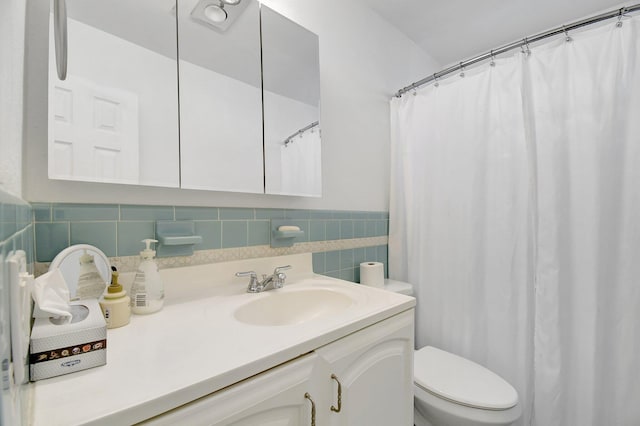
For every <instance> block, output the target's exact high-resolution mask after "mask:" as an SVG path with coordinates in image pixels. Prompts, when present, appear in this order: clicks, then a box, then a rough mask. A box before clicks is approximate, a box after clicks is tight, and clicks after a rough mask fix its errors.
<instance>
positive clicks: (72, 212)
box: [53, 204, 118, 222]
mask: <svg viewBox="0 0 640 426" xmlns="http://www.w3.org/2000/svg"><path fill="white" fill-rule="evenodd" d="M53 220H54V221H57V222H60V221H67V220H68V221H72V222H79V221H96V220H118V206H117V205H115V204H54V205H53Z"/></svg>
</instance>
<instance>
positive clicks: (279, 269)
mask: <svg viewBox="0 0 640 426" xmlns="http://www.w3.org/2000/svg"><path fill="white" fill-rule="evenodd" d="M291 268H292V266H291V265H285V266H278V267H277V268H276V269H274V270H273V275H278V274H279V273H280V272H281V271H286V270H287V269H291Z"/></svg>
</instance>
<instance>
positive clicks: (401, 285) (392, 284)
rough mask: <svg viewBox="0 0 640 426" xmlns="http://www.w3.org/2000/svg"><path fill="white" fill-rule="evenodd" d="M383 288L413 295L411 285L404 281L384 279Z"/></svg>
mask: <svg viewBox="0 0 640 426" xmlns="http://www.w3.org/2000/svg"><path fill="white" fill-rule="evenodd" d="M384 289H385V290H388V291H393V292H394V293H400V294H406V295H407V296H413V286H412V285H411V284H409V283H407V282H404V281H396V280H390V279H388V278H387V279H385V280H384Z"/></svg>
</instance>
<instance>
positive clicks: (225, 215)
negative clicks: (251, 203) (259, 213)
mask: <svg viewBox="0 0 640 426" xmlns="http://www.w3.org/2000/svg"><path fill="white" fill-rule="evenodd" d="M254 218H255V212H254V210H253V209H235V208H220V219H221V220H253V219H254Z"/></svg>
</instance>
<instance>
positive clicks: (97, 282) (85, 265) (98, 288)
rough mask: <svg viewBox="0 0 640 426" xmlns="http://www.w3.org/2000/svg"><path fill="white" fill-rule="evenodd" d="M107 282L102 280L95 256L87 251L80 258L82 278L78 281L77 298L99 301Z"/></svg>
mask: <svg viewBox="0 0 640 426" xmlns="http://www.w3.org/2000/svg"><path fill="white" fill-rule="evenodd" d="M106 286H107V282H105V280H104V279H103V278H102V276H101V275H100V272H98V268H96V264H95V261H94V258H93V256H91V255H90V254H89V253H87V251H86V250H85V251H84V254H83V255H82V256H80V278H79V279H78V288H77V290H76V297H77V298H78V299H80V300H82V299H98V298H99V297H100V296H102V293H103V292H104V289H105V287H106Z"/></svg>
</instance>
